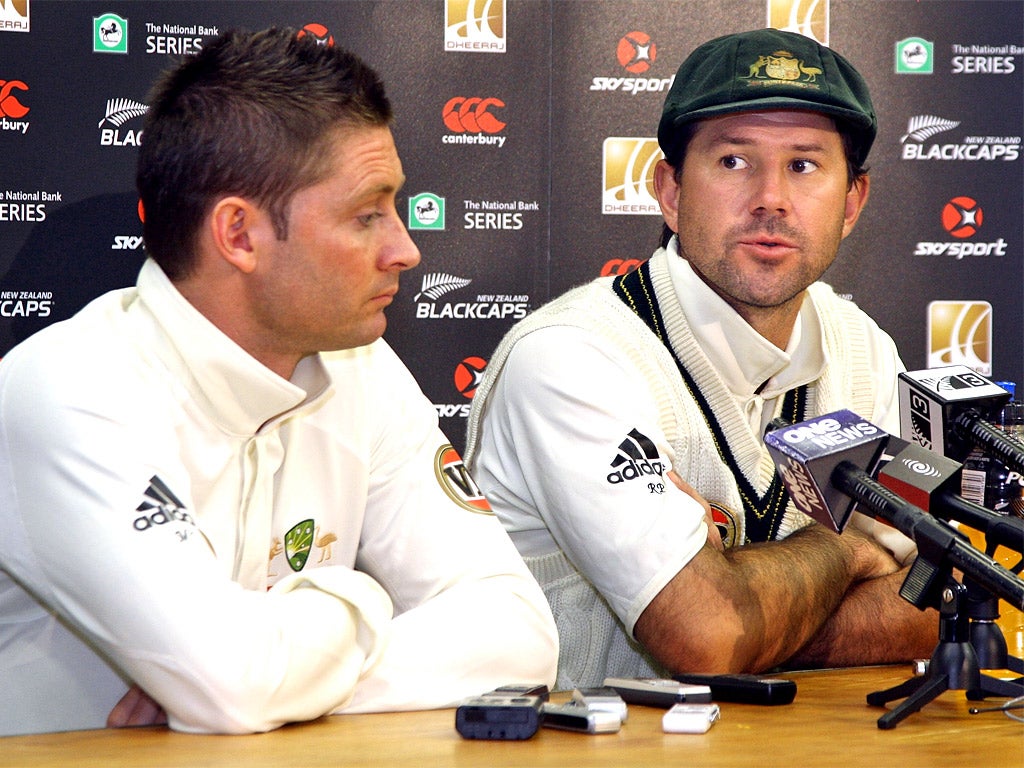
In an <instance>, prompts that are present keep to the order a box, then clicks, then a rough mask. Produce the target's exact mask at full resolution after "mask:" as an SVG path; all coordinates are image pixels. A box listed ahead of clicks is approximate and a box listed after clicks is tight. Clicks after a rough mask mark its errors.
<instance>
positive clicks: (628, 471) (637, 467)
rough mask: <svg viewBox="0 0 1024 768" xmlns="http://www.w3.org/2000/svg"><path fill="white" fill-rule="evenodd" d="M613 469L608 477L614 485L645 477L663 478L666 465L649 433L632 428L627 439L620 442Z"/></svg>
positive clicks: (612, 462) (612, 465) (612, 463)
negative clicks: (648, 435)
mask: <svg viewBox="0 0 1024 768" xmlns="http://www.w3.org/2000/svg"><path fill="white" fill-rule="evenodd" d="M611 468H612V471H611V472H609V473H608V475H607V477H606V479H607V480H608V482H609V483H611V484H612V485H618V484H619V483H625V482H627V481H629V480H637V479H644V478H645V477H647V478H651V477H657V478H661V477H662V474H663V473H664V471H665V465H664V463H663V462H662V461H661V455H660V454H659V453H658V447H657V446H656V445H655V444H654V441H653V440H651V438H649V437H647V435H645V434H643V433H642V432H640V431H639V430H637V429H635V428H634V429H631V430H630V431H629V434H627V435H626V439H625V440H623V441H622V442H621V443H619V448H618V453H616V454H615V458H613V459H612V461H611Z"/></svg>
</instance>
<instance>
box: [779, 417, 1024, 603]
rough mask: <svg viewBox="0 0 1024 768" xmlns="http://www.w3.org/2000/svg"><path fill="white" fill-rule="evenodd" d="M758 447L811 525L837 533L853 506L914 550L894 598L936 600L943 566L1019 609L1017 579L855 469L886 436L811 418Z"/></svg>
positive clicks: (863, 424)
mask: <svg viewBox="0 0 1024 768" xmlns="http://www.w3.org/2000/svg"><path fill="white" fill-rule="evenodd" d="M764 441H765V445H766V446H767V448H768V451H769V453H770V454H771V456H772V460H773V461H774V462H775V465H776V467H777V468H778V470H779V474H780V475H781V477H782V480H783V482H784V483H785V485H786V489H787V490H788V491H789V495H790V498H791V499H792V500H793V503H794V504H795V505H796V506H797V508H798V509H801V511H803V512H806V513H807V514H808V515H810V516H811V517H813V518H814V519H815V520H818V521H819V522H821V523H823V524H825V525H827V526H829V527H831V528H833V530H836V531H839V532H841V531H842V530H843V528H844V527H845V526H846V523H847V522H848V521H849V519H850V514H851V513H852V511H853V506H854V505H853V504H848V503H847V502H844V500H843V499H844V497H845V498H847V499H849V500H852V501H853V502H854V503H855V504H856V505H859V508H860V509H861V511H866V513H867V514H869V515H871V516H872V517H875V518H879V519H881V520H884V521H886V522H888V523H891V524H892V525H893V526H895V527H896V528H897V529H898V530H899V531H900V532H901V533H903V534H904V535H906V536H908V537H910V538H911V539H913V540H914V542H915V543H916V544H917V549H918V558H917V560H916V561H915V562H914V565H913V566H912V567H911V569H910V573H909V574H908V576H907V578H906V580H905V581H904V583H903V585H902V587H901V588H900V595H901V596H902V597H903V598H904V599H905V600H907V601H909V602H911V603H913V604H914V605H916V606H918V607H925V606H926V605H928V604H930V603H932V602H937V599H934V598H935V591H936V589H938V588H941V587H942V586H944V583H945V582H942V583H938V581H937V578H938V576H939V575H940V574H941V572H942V570H941V568H940V566H942V565H943V564H945V563H948V564H949V565H951V566H955V567H957V568H959V569H960V570H961V571H963V572H964V573H965V574H967V575H970V576H971V577H972V578H974V580H975V581H976V582H977V583H978V584H979V585H981V586H982V587H984V588H985V589H988V590H989V591H990V592H992V593H993V594H995V595H998V596H999V597H1001V598H1003V599H1004V600H1006V601H1007V602H1008V603H1009V604H1010V605H1013V606H1015V607H1019V608H1021V609H1024V581H1021V580H1020V579H1018V578H1017V577H1016V576H1014V575H1013V574H1012V573H1010V572H1009V571H1008V570H1007V569H1006V568H1004V567H1003V566H1001V565H999V564H998V563H996V562H995V561H994V560H993V559H992V558H991V557H989V556H987V555H985V554H983V553H982V552H979V551H978V550H976V549H975V548H974V547H972V546H971V545H970V544H969V543H967V542H966V541H965V540H964V538H963V537H962V536H960V535H959V534H958V533H957V532H956V531H954V530H953V529H952V528H951V527H950V526H948V525H947V524H946V523H944V522H942V521H941V520H938V519H937V518H935V517H932V516H931V515H929V514H927V513H925V512H924V511H923V510H921V509H920V508H918V507H916V506H914V505H913V504H911V503H910V502H907V501H904V500H903V499H901V498H900V497H899V496H898V495H897V494H895V493H894V492H893V491H891V490H889V489H888V488H886V487H885V486H883V485H881V484H880V483H878V482H877V481H875V480H873V479H872V478H871V477H870V475H868V474H867V473H866V472H865V471H864V470H863V469H861V466H862V462H863V461H864V457H865V456H867V457H868V462H867V463H868V466H869V467H871V468H872V469H873V464H874V463H876V462H877V459H878V457H879V455H880V453H881V450H882V449H883V448H884V447H885V443H886V442H887V441H888V434H887V433H886V432H884V431H883V430H882V429H880V428H878V427H876V426H875V425H874V424H871V423H870V422H868V421H866V420H864V419H862V418H860V417H859V416H857V415H856V414H854V413H851V412H850V411H836V412H835V413H831V414H826V415H825V416H819V417H818V418H816V419H812V420H810V421H806V422H801V423H800V424H794V425H792V426H790V427H785V428H783V429H780V430H775V431H773V432H769V433H768V434H767V435H765V438H764Z"/></svg>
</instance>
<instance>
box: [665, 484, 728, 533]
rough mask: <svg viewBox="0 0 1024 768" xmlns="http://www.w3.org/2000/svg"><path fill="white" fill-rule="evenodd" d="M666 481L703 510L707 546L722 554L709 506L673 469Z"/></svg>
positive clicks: (716, 527)
mask: <svg viewBox="0 0 1024 768" xmlns="http://www.w3.org/2000/svg"><path fill="white" fill-rule="evenodd" d="M668 479H669V480H671V481H672V483H673V484H674V485H675V487H676V488H678V489H679V490H680V491H682V492H683V493H685V494H686V495H687V496H689V497H691V498H692V499H694V500H695V501H696V502H697V503H698V504H700V505H701V506H702V507H703V508H704V521H705V522H706V523H707V524H708V544H710V545H711V546H712V547H714V548H715V549H717V550H718V551H719V552H724V551H725V545H724V544H723V543H722V534H721V533H720V532H719V531H718V526H717V525H715V521H714V520H713V519H712V518H711V505H710V504H708V502H707V501H706V500H705V498H704V497H703V496H701V495H700V494H699V493H697V491H695V490H694V488H693V486H691V485H690V484H689V483H688V482H686V481H685V480H683V478H681V477H680V476H679V475H677V474H676V471H675V470H674V469H670V470H669V471H668Z"/></svg>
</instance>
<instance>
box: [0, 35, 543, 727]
mask: <svg viewBox="0 0 1024 768" xmlns="http://www.w3.org/2000/svg"><path fill="white" fill-rule="evenodd" d="M150 103H151V109H150V111H149V113H148V115H147V118H146V125H145V131H144V139H143V141H142V147H141V151H140V156H139V168H138V188H139V193H140V197H141V200H142V205H143V209H144V211H145V229H144V234H145V240H146V248H147V253H148V255H149V256H150V258H149V259H148V260H147V261H146V263H145V265H144V266H143V267H142V270H141V272H140V274H139V278H138V282H137V285H136V286H135V287H134V288H130V289H124V290H120V291H115V292H113V293H109V294H107V295H105V296H102V297H100V298H98V299H96V300H95V301H93V302H92V303H91V304H89V305H88V306H86V307H85V308H84V309H83V310H82V311H81V312H80V313H79V314H77V315H76V316H75V317H73V318H71V319H70V320H68V321H65V322H62V323H57V324H54V325H52V326H50V327H49V328H47V329H45V330H43V331H41V332H39V333H38V334H36V335H34V336H32V337H30V338H29V339H27V340H26V341H25V342H23V343H22V344H20V345H19V346H17V347H16V348H15V349H14V350H12V351H11V352H10V353H9V354H8V355H6V356H5V358H4V360H3V362H2V363H0V681H2V683H3V697H2V699H0V734H11V733H24V732H38V731H52V730H69V729H80V728H97V727H102V726H103V725H104V723H109V724H110V725H115V726H119V725H133V724H148V723H158V722H169V724H170V726H171V727H172V728H175V729H177V730H184V731H195V732H220V733H247V732H254V731H266V730H270V729H272V728H275V727H277V726H280V725H282V724H283V723H287V722H291V721H298V720H310V719H313V718H317V717H320V716H321V715H324V714H328V713H332V712H339V711H366V710H395V709H417V708H429V707H440V706H451V705H454V704H455V703H457V702H458V701H459V700H461V699H463V698H465V697H466V696H470V695H474V694H477V693H479V692H480V691H482V690H488V689H491V688H494V687H496V686H498V685H501V684H504V683H511V682H523V683H536V682H548V683H550V682H552V681H553V677H554V671H555V661H556V658H557V645H556V636H555V628H554V624H553V622H552V619H551V614H550V610H549V608H548V606H547V604H546V603H545V601H544V597H543V594H542V593H541V592H540V590H539V588H538V586H537V584H536V581H535V580H534V579H533V578H532V577H531V575H530V573H529V572H528V571H527V569H526V567H525V566H524V564H523V562H522V559H521V558H520V556H519V555H518V553H517V552H516V551H515V548H514V547H513V546H512V544H511V542H510V541H509V540H508V536H507V534H506V533H505V532H504V531H503V530H502V528H501V526H500V524H499V523H498V521H497V520H496V519H495V518H494V516H493V514H492V513H491V512H490V509H489V507H488V506H487V503H486V501H485V500H484V499H483V497H482V496H480V495H479V494H478V493H477V492H476V491H475V486H474V485H473V484H472V482H471V481H470V480H469V478H468V476H467V475H466V474H465V470H464V468H463V466H462V462H461V460H460V459H459V457H458V456H457V454H456V453H455V451H454V450H453V449H452V447H451V445H450V444H448V442H447V440H446V439H445V437H444V435H443V434H442V433H441V431H440V429H439V428H438V421H437V414H436V412H435V410H434V408H433V406H432V405H431V404H430V402H429V401H428V400H427V399H426V397H424V395H423V394H422V392H421V391H420V389H419V387H418V386H417V385H416V383H415V381H414V380H413V377H412V375H411V374H410V373H409V371H408V370H407V369H406V368H405V366H404V365H402V363H401V362H400V361H399V360H398V358H397V357H396V355H395V354H394V352H393V351H392V350H391V348H390V347H389V346H388V345H387V344H386V343H385V342H384V341H383V340H382V339H381V334H382V333H383V332H384V328H385V324H386V320H385V316H384V310H385V308H386V307H387V306H388V305H389V304H390V303H391V301H392V299H393V297H394V295H395V292H396V291H397V290H398V282H399V275H400V274H401V272H403V271H405V270H407V269H410V268H411V267H414V266H416V264H417V263H418V262H419V260H420V254H419V251H418V250H417V248H416V246H415V245H414V244H413V242H412V241H411V239H410V238H409V235H408V233H407V232H406V230H405V227H404V225H403V223H402V219H401V217H400V216H399V214H398V212H397V210H396V207H395V200H396V195H397V194H398V191H399V189H400V188H401V186H402V183H403V181H404V175H403V173H402V165H401V162H400V161H399V158H398V154H397V151H396V149H395V145H394V141H393V138H392V135H391V130H390V128H389V124H390V119H391V107H390V104H389V102H388V100H387V98H386V96H385V94H384V88H383V85H382V84H381V82H380V80H379V78H378V77H377V75H376V74H375V73H374V72H373V71H372V70H371V69H370V68H369V67H367V66H366V65H365V64H364V63H363V62H362V61H360V60H359V59H358V58H356V57H355V56H353V55H351V54H349V53H347V52H345V51H343V50H341V49H340V48H334V47H326V46H318V45H316V43H315V42H314V41H312V40H311V39H308V38H307V39H299V38H298V37H297V35H296V32H295V31H294V30H268V31H264V32H258V33H228V34H225V35H222V36H220V37H219V38H217V39H216V40H211V41H209V42H206V43H205V44H204V46H203V49H202V51H200V52H199V53H197V54H196V55H194V56H192V57H189V58H188V59H187V60H185V61H184V62H183V63H182V64H181V65H180V66H179V67H177V68H175V69H174V70H172V71H171V72H169V73H168V74H166V75H165V76H164V77H163V79H162V80H161V81H160V83H159V84H158V86H157V88H156V90H155V93H154V95H153V97H152V98H151V100H150ZM108 715H109V717H108Z"/></svg>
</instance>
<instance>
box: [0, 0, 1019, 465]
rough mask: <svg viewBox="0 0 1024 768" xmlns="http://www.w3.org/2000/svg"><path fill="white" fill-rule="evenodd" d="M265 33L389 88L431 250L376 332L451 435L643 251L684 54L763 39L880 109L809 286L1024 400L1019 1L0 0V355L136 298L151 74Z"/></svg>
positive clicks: (419, 234) (655, 217) (905, 342)
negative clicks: (572, 291)
mask: <svg viewBox="0 0 1024 768" xmlns="http://www.w3.org/2000/svg"><path fill="white" fill-rule="evenodd" d="M271 25H279V26H280V25H288V26H293V27H295V28H297V29H302V30H303V32H302V33H303V34H307V35H311V36H313V37H315V38H316V39H318V40H320V41H321V42H322V43H323V44H325V45H331V44H334V45H342V46H345V47H347V48H350V49H352V50H354V51H356V52H357V53H358V54H360V55H361V56H362V57H364V58H365V59H366V60H367V61H368V62H370V63H371V64H372V65H373V66H374V67H375V68H376V69H377V70H378V71H379V72H380V73H381V74H382V75H383V77H384V80H385V82H386V84H387V87H388V91H389V94H390V96H391V98H392V101H393V104H394V106H395V111H396V116H397V117H396V123H395V129H394V131H395V136H396V141H397V144H398V148H399V152H400V154H401V157H402V159H403V163H404V169H405V173H406V175H407V177H408V182H407V186H406V188H405V190H404V193H403V198H402V200H401V201H400V205H401V211H402V214H403V216H404V217H405V218H406V221H407V224H408V226H409V229H410V231H411V234H412V236H413V239H414V240H415V241H416V243H417V245H418V246H419V248H420V250H421V251H422V254H423V260H422V263H421V264H420V266H419V267H417V268H416V269H415V270H413V271H411V272H409V273H406V275H405V276H404V277H403V283H402V290H401V292H400V294H399V296H398V297H397V300H396V302H395V304H393V305H392V306H391V308H390V309H389V310H388V314H389V326H388V331H387V335H386V338H387V339H388V341H389V342H390V343H391V344H392V346H394V347H395V348H396V350H397V351H398V353H399V354H400V355H401V356H402V357H403V358H404V359H405V361H406V362H407V364H408V365H409V366H410V368H411V369H412V371H413V373H414V374H415V375H416V376H417V378H418V379H419V381H420V383H421V385H422V387H423V389H424V391H425V392H426V393H427V396H428V397H429V398H430V400H431V401H432V402H433V403H434V404H435V406H436V408H437V410H438V413H439V415H440V416H441V420H442V426H443V427H444V429H445V430H446V432H448V434H449V436H450V437H451V439H452V440H453V442H454V443H455V444H456V446H457V447H460V448H461V446H462V442H463V436H464V430H465V417H466V415H467V413H468V410H469V404H470V402H471V398H472V395H473V391H474V388H475V385H476V383H477V381H478V379H479V374H480V372H481V371H482V370H483V369H484V368H485V367H486V365H487V360H488V357H489V356H490V354H491V352H492V350H493V349H494V347H495V345H496V344H497V342H498V340H499V339H500V338H501V336H502V335H503V334H504V333H505V331H506V330H507V329H508V328H509V327H510V326H511V325H512V324H513V323H514V322H515V321H516V320H518V319H520V318H522V317H523V316H525V315H526V314H527V313H528V312H530V311H531V310H533V309H535V308H536V307H538V306H540V305H541V304H543V303H544V302H546V301H548V300H549V299H551V298H553V297H554V296H556V295H558V294H559V293H561V292H562V291H564V290H566V289H567V288H569V287H571V286H573V285H575V284H578V283H580V282H583V281H586V280H589V279H592V278H594V277H596V276H598V275H601V274H615V273H619V272H622V271H623V270H627V269H630V268H631V267H633V266H635V265H636V264H637V261H638V260H641V259H644V258H647V257H648V256H650V254H651V252H652V251H653V250H654V248H655V247H656V245H657V240H658V236H659V233H660V230H661V219H660V216H659V214H658V210H657V204H656V202H655V200H654V197H653V191H652V182H651V179H652V173H653V166H654V163H655V162H656V161H657V159H658V158H659V157H660V153H659V151H658V148H657V144H656V142H655V140H654V136H655V132H656V126H657V121H658V117H659V113H660V108H661V103H662V100H663V99H664V96H665V93H666V91H667V89H668V87H669V85H670V83H671V82H672V78H673V75H674V73H675V70H676V68H677V67H678V65H679V64H680V62H681V61H682V60H683V58H685V56H686V55H687V54H688V53H689V52H690V51H691V50H692V49H693V48H694V47H695V46H697V45H698V44H700V43H701V42H703V41H705V40H707V39H710V38H712V37H715V36H718V35H722V34H726V33H729V32H735V31H741V30H747V29H755V28H760V27H769V26H770V27H776V28H786V29H791V30H794V31H797V32H800V33H802V34H806V35H809V36H811V37H814V38H815V39H817V40H819V41H821V42H824V43H827V44H828V45H830V46H831V47H833V48H835V49H836V50H837V51H839V52H840V53H842V54H844V55H845V56H847V57H848V58H849V59H851V60H852V61H853V62H854V63H855V64H856V65H857V67H858V68H859V69H860V70H861V72H862V73H863V74H864V75H865V77H866V78H867V80H868V81H869V83H870V84H871V90H872V94H873V97H874V101H875V106H876V109H877V112H878V118H879V125H880V128H879V134H878V139H877V141H876V143H875V146H874V149H873V150H872V153H871V156H870V158H869V165H870V166H871V169H872V187H871V199H870V202H869V204H868V207H867V209H866V211H865V213H864V214H863V215H862V217H861V219H860V223H859V225H858V226H857V228H856V230H855V231H854V233H853V234H852V235H851V236H850V237H849V238H847V240H846V241H844V243H843V246H842V248H841V250H840V254H839V257H838V259H837V261H836V263H835V265H834V266H833V267H832V268H831V269H830V270H829V271H828V272H827V273H826V275H825V279H826V280H827V281H828V282H830V283H831V284H832V285H833V286H834V287H835V288H836V290H837V291H839V292H840V293H841V294H844V295H847V296H849V297H850V298H851V299H853V300H854V301H855V302H856V303H857V304H859V305H860V306H861V307H862V308H864V309H865V310H866V311H867V312H868V313H870V314H871V315H872V316H873V317H875V319H876V320H877V321H878V322H879V323H880V325H881V326H882V327H883V328H885V329H886V330H888V331H889V333H890V334H891V335H892V336H893V337H894V339H895V340H896V343H897V345H898V346H899V349H900V352H901V354H902V355H903V358H904V361H905V362H906V364H907V366H908V367H909V368H910V369H920V368H926V367H934V366H940V365H948V364H954V363H964V364H967V365H969V366H971V367H972V368H975V369H976V370H978V371H979V372H981V373H983V374H985V375H989V376H991V377H993V378H995V379H999V380H1012V381H1017V382H1020V383H1021V384H1022V385H1024V314H1022V304H1024V256H1022V253H1024V213H1022V211H1024V171H1022V168H1024V165H1022V163H1024V159H1022V157H1021V136H1022V134H1024V2H1021V1H1020V0H1003V1H998V0H993V1H991V2H979V1H977V0H831V2H829V0H636V1H632V2H630V1H626V0H375V1H374V0H333V1H332V2H302V1H296V2H285V1H283V0H276V2H259V1H250V2H231V1H229V0H222V1H219V0H209V1H207V2H182V1H181V0H174V1H173V2H162V1H159V0H153V1H147V2H143V1H136V2H128V1H125V0H120V1H119V0H108V1H107V2H91V1H87V0H74V1H67V0H0V355H3V354H5V353H6V352H7V351H8V350H9V349H10V348H11V347H12V346H13V345H14V344H16V343H18V342H19V341H21V340H22V339H24V338H25V337H26V336H28V335H29V334H31V333H33V332H35V331H37V330H39V329H40V328H42V327H44V326H46V325H48V324H50V323H53V322H55V321H58V320H60V319H63V318H66V317H68V316H70V315H71V314H73V313H74V312H75V311H77V310H78V309H79V308H81V307H82V306H83V305H84V304H85V303H86V302H87V301H88V300H89V299H91V298H93V297H94V296H97V295H99V294H100V293H102V292H104V291H106V290H109V289H112V288H117V287H121V286H126V285H131V284H132V283H133V282H134V279H135V275H136V273H137V271H138V269H139V266H140V264H141V262H142V260H143V246H142V239H141V223H140V218H139V211H138V205H137V198H136V195H135V192H134V167H135V161H136V155H137V152H138V146H139V142H140V141H141V140H142V139H143V137H142V135H141V126H142V120H143V115H144V113H145V111H146V108H147V107H146V99H147V93H148V89H149V86H150V84H151V82H152V80H153V79H154V77H155V76H156V75H157V74H158V73H159V72H160V71H161V70H163V69H164V68H166V67H167V66H168V65H170V64H171V63H172V62H173V61H174V60H175V59H176V58H177V57H179V56H180V55H181V54H187V53H190V52H193V51H196V50H198V49H200V48H201V47H202V45H203V44H204V42H205V41H206V40H208V39H209V38H210V37H211V36H212V35H215V34H217V33H218V32H221V31H224V30H227V29H230V28H235V27H244V28H249V29H258V28H262V27H266V26H271ZM776 57H777V59H778V60H777V62H776V63H777V64H778V65H779V66H781V67H783V68H789V70H790V71H792V72H793V73H794V74H795V75H796V76H799V77H803V78H807V77H813V73H805V72H800V71H799V62H797V61H796V60H795V59H793V58H792V57H790V56H788V55H787V53H786V52H778V53H777V54H776ZM622 396H623V398H628V397H629V396H630V393H629V392H623V393H622Z"/></svg>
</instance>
